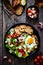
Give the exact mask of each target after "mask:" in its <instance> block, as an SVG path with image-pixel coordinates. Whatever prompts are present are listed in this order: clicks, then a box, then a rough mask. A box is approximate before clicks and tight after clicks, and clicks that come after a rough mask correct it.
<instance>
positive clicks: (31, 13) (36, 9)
mask: <svg viewBox="0 0 43 65" xmlns="http://www.w3.org/2000/svg"><path fill="white" fill-rule="evenodd" d="M29 8H30V12H29V13H30V15H28V9H29ZM32 8H33V10H32ZM31 10H32V11H36V12H35V13H33V12H32V11H31ZM36 13H37V16H36V17H33V18H31V17H30V16H31V15H33V16H34V15H35V14H36ZM26 16H27V18H28V19H30V20H37V19H38V17H39V8H38V7H37V6H36V5H31V6H29V7H28V8H27V10H26Z"/></svg>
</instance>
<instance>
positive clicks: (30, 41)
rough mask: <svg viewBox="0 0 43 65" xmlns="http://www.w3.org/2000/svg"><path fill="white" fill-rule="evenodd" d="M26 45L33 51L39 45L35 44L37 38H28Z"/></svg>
mask: <svg viewBox="0 0 43 65" xmlns="http://www.w3.org/2000/svg"><path fill="white" fill-rule="evenodd" d="M25 45H26V46H27V48H29V49H32V48H33V47H35V46H36V45H37V44H36V42H35V38H32V36H28V37H27V38H26V40H25Z"/></svg>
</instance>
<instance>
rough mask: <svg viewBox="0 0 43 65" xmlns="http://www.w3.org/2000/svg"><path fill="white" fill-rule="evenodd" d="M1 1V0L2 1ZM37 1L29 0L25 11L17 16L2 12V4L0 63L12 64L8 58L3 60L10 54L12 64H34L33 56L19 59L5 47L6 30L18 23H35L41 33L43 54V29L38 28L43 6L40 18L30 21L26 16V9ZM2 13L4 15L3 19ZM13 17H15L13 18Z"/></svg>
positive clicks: (41, 18) (42, 14) (42, 20)
mask: <svg viewBox="0 0 43 65" xmlns="http://www.w3.org/2000/svg"><path fill="white" fill-rule="evenodd" d="M0 3H1V2H0ZM34 3H35V1H34V0H27V5H26V7H25V10H24V13H23V14H22V15H21V16H16V15H12V16H10V17H11V18H10V17H9V16H8V15H7V14H6V13H5V12H3V13H2V12H1V11H2V10H1V4H0V65H10V64H9V63H8V61H7V60H3V62H2V59H3V56H5V55H6V56H8V58H11V59H12V64H11V65H34V63H33V59H32V58H33V57H32V58H28V59H26V60H21V59H17V58H16V57H14V56H12V55H10V54H9V53H8V52H7V51H6V49H5V47H4V36H5V33H6V31H7V30H8V29H9V28H10V27H11V26H12V25H13V24H16V23H23V22H24V23H25V22H27V23H29V24H31V25H33V26H34V27H35V28H36V29H37V30H38V32H39V34H40V38H41V43H40V51H41V52H42V54H43V30H41V31H40V30H39V29H38V28H37V25H38V22H43V7H42V8H39V20H38V21H36V22H35V21H33V22H34V23H33V22H32V21H29V20H28V19H27V17H26V9H27V7H28V6H30V5H34ZM3 7H4V6H3ZM2 15H3V21H2ZM12 17H13V18H12Z"/></svg>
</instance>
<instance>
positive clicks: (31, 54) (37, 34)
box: [4, 23, 40, 59]
mask: <svg viewBox="0 0 43 65" xmlns="http://www.w3.org/2000/svg"><path fill="white" fill-rule="evenodd" d="M17 25H18V26H19V25H27V26H31V27H32V28H33V30H34V34H35V35H36V36H37V37H38V42H39V44H38V48H37V49H36V50H35V51H33V52H32V53H30V56H28V57H26V58H29V57H32V56H33V55H35V54H36V53H37V52H38V51H39V49H40V35H39V33H38V31H37V30H36V29H35V28H34V27H33V26H32V25H30V24H27V23H19V24H14V25H13V26H12V27H11V28H14V27H16V26H17ZM11 28H9V30H10V29H11ZM9 30H8V31H9ZM8 31H7V32H8ZM7 32H6V34H7ZM6 34H5V36H6ZM4 45H5V38H4ZM5 47H6V46H5ZM8 50H9V49H7V48H6V51H7V52H8ZM11 55H12V56H14V57H17V56H16V55H15V54H14V55H13V54H11ZM17 58H19V57H17ZM26 58H19V59H26Z"/></svg>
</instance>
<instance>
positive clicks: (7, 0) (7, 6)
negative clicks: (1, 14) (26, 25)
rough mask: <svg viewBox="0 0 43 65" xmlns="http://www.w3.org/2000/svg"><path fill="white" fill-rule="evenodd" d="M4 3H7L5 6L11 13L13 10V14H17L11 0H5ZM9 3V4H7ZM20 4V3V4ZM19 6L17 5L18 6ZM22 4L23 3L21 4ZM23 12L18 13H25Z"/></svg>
mask: <svg viewBox="0 0 43 65" xmlns="http://www.w3.org/2000/svg"><path fill="white" fill-rule="evenodd" d="M3 3H4V5H5V7H6V8H7V9H8V10H9V13H10V12H12V13H13V14H15V15H17V14H16V13H15V12H14V8H13V7H12V5H11V4H10V2H9V0H3ZM6 4H7V5H6ZM18 6H19V5H18ZM18 6H17V7H18ZM20 6H22V5H20ZM22 7H23V12H24V9H25V6H22ZM23 12H22V13H21V14H20V15H17V16H21V15H22V14H23Z"/></svg>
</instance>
